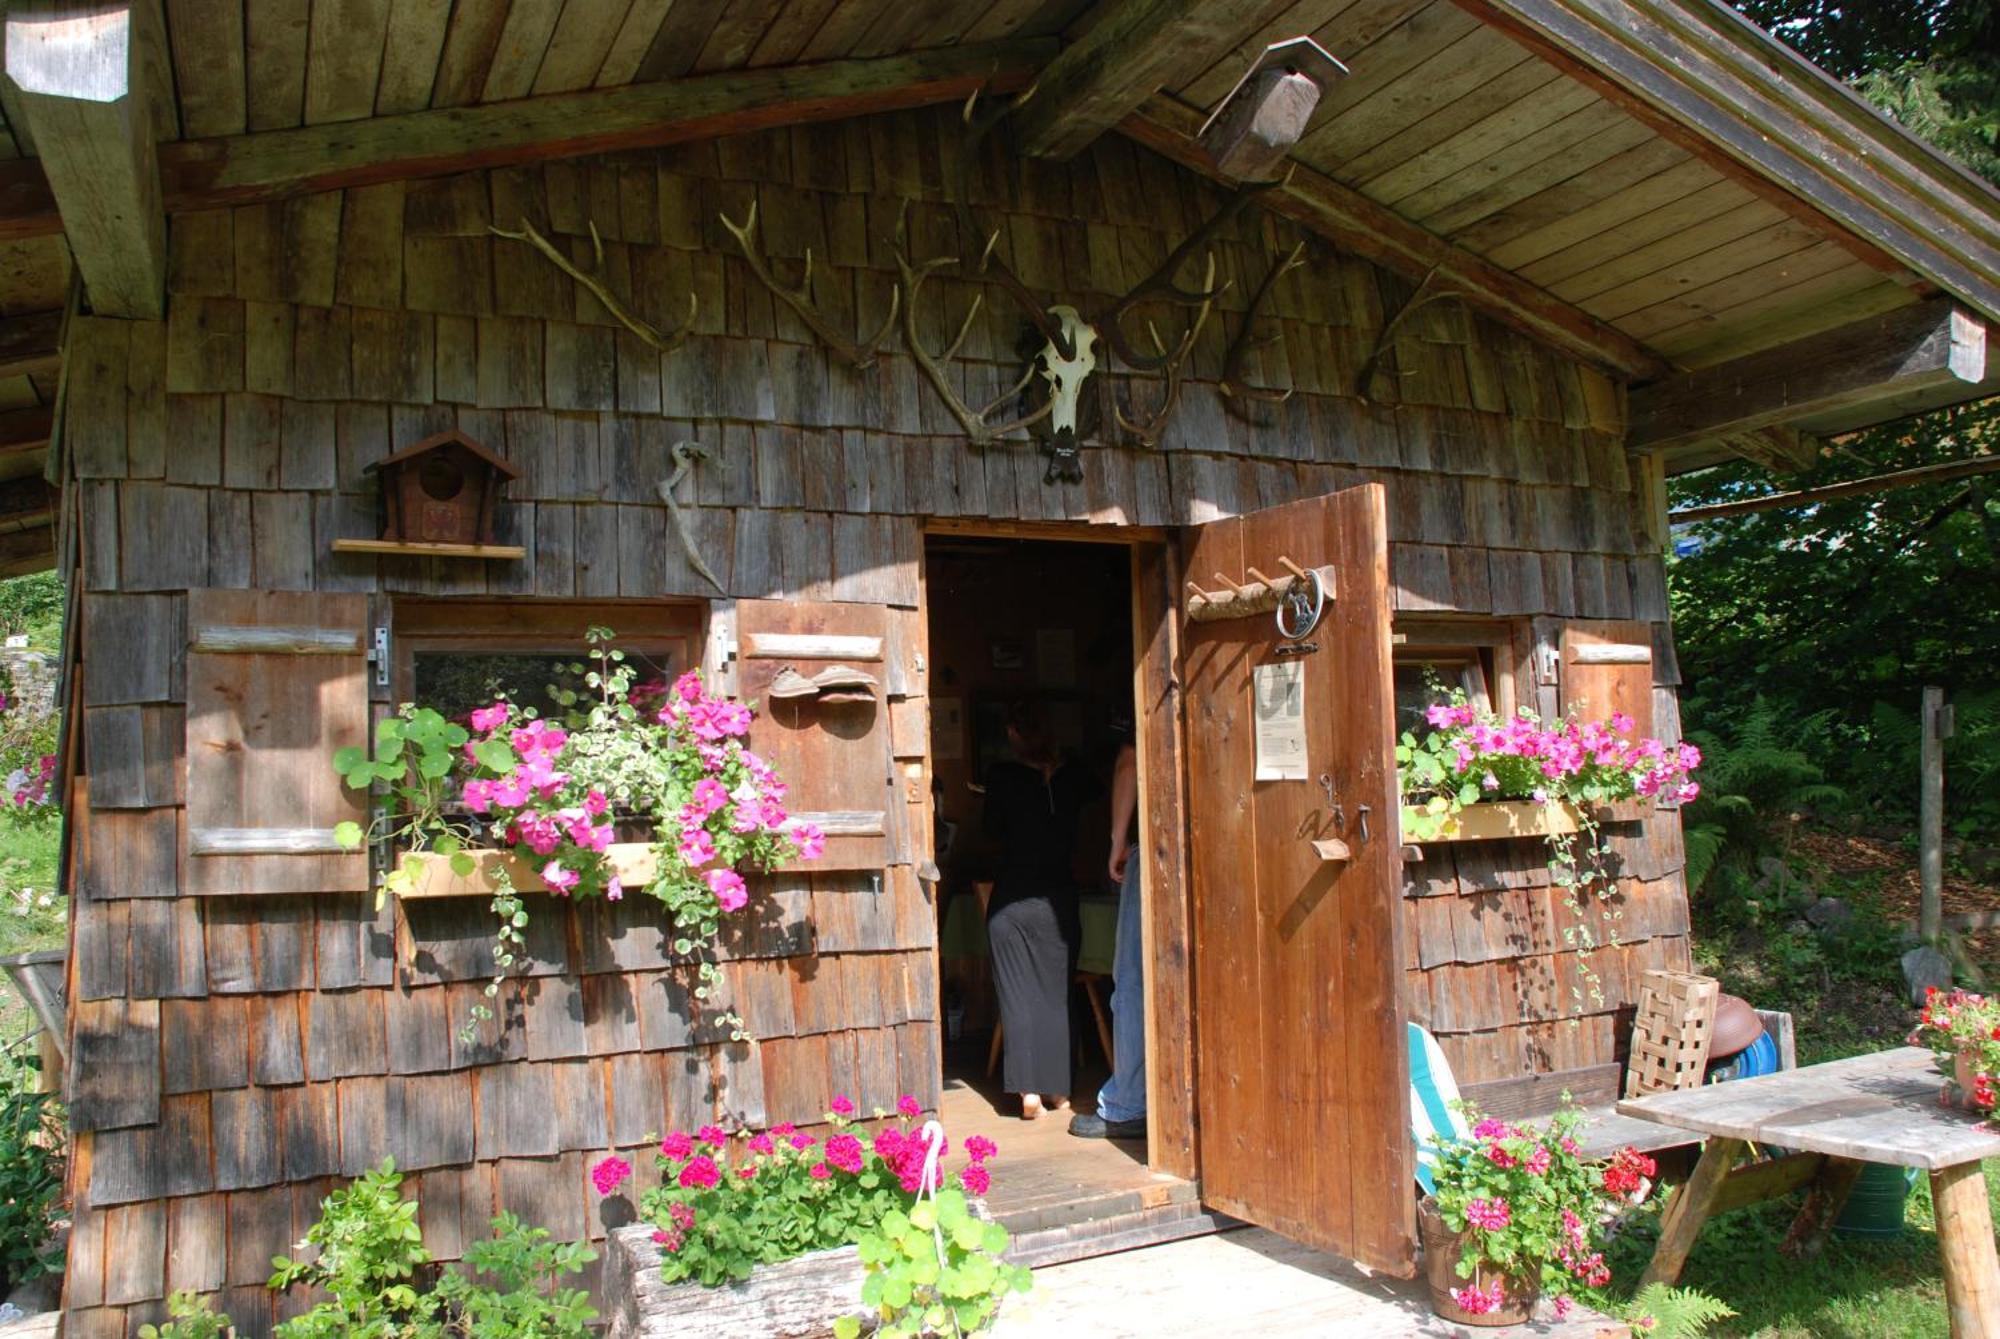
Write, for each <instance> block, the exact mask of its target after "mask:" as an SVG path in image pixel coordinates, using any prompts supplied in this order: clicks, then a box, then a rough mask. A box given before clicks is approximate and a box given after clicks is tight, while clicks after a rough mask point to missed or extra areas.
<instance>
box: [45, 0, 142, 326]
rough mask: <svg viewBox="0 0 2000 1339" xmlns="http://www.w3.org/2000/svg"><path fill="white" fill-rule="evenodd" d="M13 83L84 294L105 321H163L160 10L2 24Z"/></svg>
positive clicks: (105, 11) (81, 8)
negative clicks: (109, 318) (123, 318)
mask: <svg viewBox="0 0 2000 1339" xmlns="http://www.w3.org/2000/svg"><path fill="white" fill-rule="evenodd" d="M6 47H7V77H8V78H9V79H11V80H12V81H13V83H14V86H15V88H16V89H17V90H18V94H19V98H20V103H21V108H22V110H23V111H24V112H25V113H26V115H27V117H28V119H29V121H30V122H31V123H32V125H33V127H34V134H35V148H36V150H37V153H38V154H39V156H40V160H41V164H42V170H43V171H44V172H45V173H47V175H48V184H49V189H50V190H51V191H52V192H53V193H54V198H55V202H56V205H57V208H58V210H59V211H60V213H61V215H62V224H63V230H64V232H65V233H66V235H67V238H68V242H69V249H70V252H71V254H72V255H74V256H75V257H76V264H77V268H78V269H79V270H80V271H82V273H83V281H84V290H85V292H86V293H88V295H89V297H90V303H91V307H92V309H93V310H94V311H95V312H96V313H97V314H98V315H100V316H126V317H139V318H146V319H158V318H159V317H160V316H162V315H164V314H165V311H166V285H167V221H166V215H165V214H164V212H163V211H162V210H161V207H160V172H159V161H158V156H157V155H158V150H157V145H158V142H159V139H160V137H161V131H162V129H163V127H165V126H166V125H168V124H170V121H171V118H170V117H168V116H166V115H165V100H166V99H167V98H170V97H171V96H172V77H171V75H170V74H169V73H168V71H167V50H166V33H165V31H164V29H163V25H162V22H161V17H160V9H159V7H158V6H157V5H152V4H148V3H145V0H137V2H136V3H126V4H101V3H96V4H94V3H86V2H85V0H61V2H60V3H57V2H55V0H49V2H47V3H40V4H35V5H32V6H28V5H17V6H14V7H13V8H12V9H11V10H10V11H9V13H8V15H7V26H6Z"/></svg>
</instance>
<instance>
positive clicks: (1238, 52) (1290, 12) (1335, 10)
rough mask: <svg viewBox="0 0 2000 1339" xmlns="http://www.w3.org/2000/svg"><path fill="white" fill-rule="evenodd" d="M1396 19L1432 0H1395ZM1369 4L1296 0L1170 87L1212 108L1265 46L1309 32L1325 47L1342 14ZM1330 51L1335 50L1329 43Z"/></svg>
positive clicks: (1348, 0) (1191, 102)
mask: <svg viewBox="0 0 2000 1339" xmlns="http://www.w3.org/2000/svg"><path fill="white" fill-rule="evenodd" d="M1395 3H1396V6H1397V11H1398V12H1397V15H1396V22H1398V23H1401V22H1402V21H1403V19H1405V18H1407V17H1408V16H1409V15H1411V14H1413V13H1415V12H1416V11H1417V10H1419V9H1422V8H1423V7H1424V6H1425V5H1427V4H1429V3H1430V0H1395ZM1357 7H1361V8H1365V7H1367V6H1366V4H1365V3H1364V0H1296V3H1294V4H1292V5H1290V6H1289V7H1287V8H1286V9H1284V10H1282V11H1280V12H1279V13H1277V14H1274V15H1273V16H1272V17H1271V18H1270V19H1269V20H1267V21H1266V22H1265V23H1264V25H1263V26H1262V27H1260V28H1258V29H1257V30H1256V31H1255V32H1252V33H1247V34H1245V35H1244V36H1243V38H1242V39H1241V40H1240V41H1238V42H1237V43H1236V44H1235V45H1234V46H1232V47H1230V48H1229V49H1228V50H1227V51H1226V52H1224V53H1223V55H1222V57H1221V58H1220V59H1218V60H1215V61H1213V62H1211V63H1210V64H1209V66H1208V67H1207V68H1206V69H1204V70H1202V71H1200V72H1199V73H1198V74H1195V75H1193V76H1192V77H1191V78H1189V79H1188V80H1187V81H1186V82H1185V83H1183V84H1182V85H1181V86H1180V87H1179V88H1175V89H1170V90H1169V91H1170V92H1171V93H1173V95H1174V96H1175V97H1177V98H1179V99H1180V100H1181V101H1182V102H1185V103H1187V104H1188V105H1189V106H1190V107H1201V108H1204V109H1206V108H1209V107H1212V106H1214V105H1215V103H1216V102H1217V101H1218V100H1219V99H1221V98H1223V97H1224V96H1226V95H1227V94H1228V92H1229V90H1230V89H1232V88H1234V87H1236V81H1237V80H1238V79H1241V78H1242V77H1243V72H1244V71H1245V70H1247V69H1249V68H1250V62H1251V61H1253V60H1255V59H1257V57H1259V56H1260V55H1262V54H1263V53H1264V48H1266V47H1268V46H1270V45H1271V43H1273V42H1282V41H1283V40H1285V39H1286V38H1287V37H1296V36H1298V35H1299V34H1300V33H1309V34H1311V35H1312V37H1313V39H1314V40H1315V41H1317V42H1319V44H1320V45H1321V46H1326V39H1325V38H1324V37H1323V36H1322V34H1323V33H1324V32H1325V31H1326V29H1327V28H1328V27H1330V26H1331V25H1332V24H1333V23H1334V22H1335V21H1336V20H1337V19H1338V18H1339V17H1340V16H1341V15H1342V14H1344V13H1346V12H1347V11H1348V10H1350V9H1353V8H1357ZM1352 49H1353V48H1352V47H1351V46H1343V47H1342V48H1341V50H1340V51H1335V52H1334V54H1336V55H1339V54H1342V52H1345V51H1351V50H1352ZM1327 50H1328V51H1334V48H1333V47H1330V46H1327Z"/></svg>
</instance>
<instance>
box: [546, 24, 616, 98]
mask: <svg viewBox="0 0 2000 1339" xmlns="http://www.w3.org/2000/svg"><path fill="white" fill-rule="evenodd" d="M631 11H632V0H566V3H565V4H564V5H563V7H562V17H561V18H559V19H558V20H556V27H555V32H554V34H553V35H551V36H550V38H549V45H548V49H547V50H546V51H545V52H544V53H543V54H542V63H541V66H540V68H539V69H537V70H536V71H535V84H534V89H533V91H534V93H535V94H536V96H538V97H539V96H541V95H542V94H545V93H572V92H575V91H576V90H577V89H579V88H590V87H592V86H593V85H595V84H596V83H597V72H598V71H599V70H601V69H603V68H604V61H605V58H606V57H608V56H609V55H610V54H611V44H612V43H613V42H615V41H617V40H618V33H619V31H620V29H622V28H623V27H624V26H625V18H626V16H627V15H628V14H630V13H631Z"/></svg>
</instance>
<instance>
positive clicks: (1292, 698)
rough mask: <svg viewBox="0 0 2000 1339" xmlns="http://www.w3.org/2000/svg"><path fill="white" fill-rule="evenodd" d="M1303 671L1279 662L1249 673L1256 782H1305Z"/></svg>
mask: <svg viewBox="0 0 2000 1339" xmlns="http://www.w3.org/2000/svg"><path fill="white" fill-rule="evenodd" d="M1305 671H1306V667H1305V664H1304V663H1303V662H1302V661H1297V660H1280V661H1274V662H1273V663H1271V664H1269V665H1259V666H1257V668H1256V669H1254V670H1252V671H1251V673H1250V692H1251V695H1252V697H1254V698H1255V699H1256V703H1255V706H1256V713H1257V780H1259V781H1304V780H1305V779H1306V691H1305V689H1306V679H1305Z"/></svg>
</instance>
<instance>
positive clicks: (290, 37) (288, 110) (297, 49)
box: [243, 0, 309, 131]
mask: <svg viewBox="0 0 2000 1339" xmlns="http://www.w3.org/2000/svg"><path fill="white" fill-rule="evenodd" d="M308 27H309V20H308V14H307V0H257V3H255V4H252V5H245V6H244V9H243V33H244V42H245V54H244V57H243V77H244V83H245V85H246V89H247V95H248V104H249V127H250V129H251V130H252V131H258V130H289V129H290V128H291V127H293V126H295V125H298V124H299V123H300V121H302V120H303V119H304V118H305V109H306V34H307V31H308Z"/></svg>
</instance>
